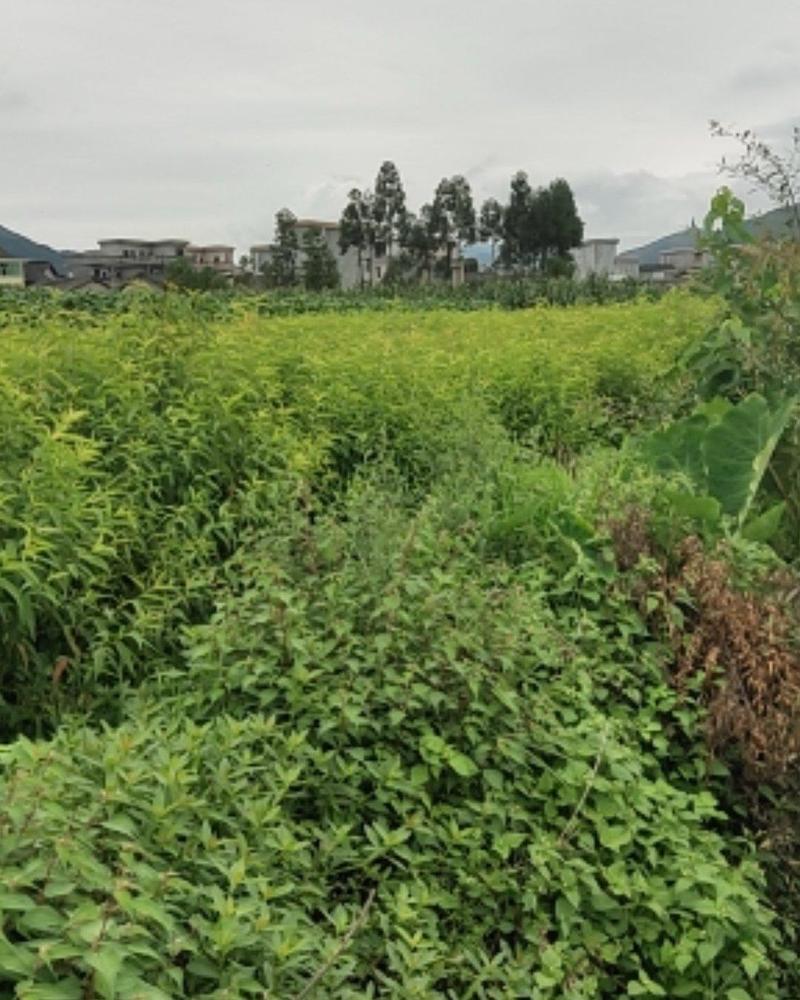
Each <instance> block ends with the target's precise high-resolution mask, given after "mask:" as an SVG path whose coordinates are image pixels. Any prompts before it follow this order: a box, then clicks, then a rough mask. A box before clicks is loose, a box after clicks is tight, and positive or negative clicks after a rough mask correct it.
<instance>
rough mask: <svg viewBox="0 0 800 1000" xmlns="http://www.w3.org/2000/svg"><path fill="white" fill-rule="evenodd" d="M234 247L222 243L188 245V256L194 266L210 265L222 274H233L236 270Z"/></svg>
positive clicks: (186, 252)
mask: <svg viewBox="0 0 800 1000" xmlns="http://www.w3.org/2000/svg"><path fill="white" fill-rule="evenodd" d="M234 250H235V248H234V247H230V246H225V245H224V244H222V243H212V244H210V245H209V246H203V247H201V246H194V245H191V246H187V247H186V250H185V254H186V257H187V258H188V260H189V261H190V262H191V264H192V266H193V267H199V268H202V267H210V268H211V269H212V270H213V271H218V272H219V273H220V274H227V275H232V274H233V273H234V271H235V270H236V265H235V263H234V260H233V254H234Z"/></svg>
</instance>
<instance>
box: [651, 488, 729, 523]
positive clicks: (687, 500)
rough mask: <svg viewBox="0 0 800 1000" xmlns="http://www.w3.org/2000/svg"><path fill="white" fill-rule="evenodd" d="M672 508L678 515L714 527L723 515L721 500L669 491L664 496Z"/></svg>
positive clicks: (702, 495)
mask: <svg viewBox="0 0 800 1000" xmlns="http://www.w3.org/2000/svg"><path fill="white" fill-rule="evenodd" d="M664 496H665V498H666V499H667V500H668V501H669V503H670V506H671V507H672V508H673V509H674V510H675V511H676V513H678V514H682V515H683V516H684V517H691V518H694V519H695V520H697V521H704V522H705V523H706V524H709V525H714V524H717V523H718V522H719V519H720V517H721V515H722V507H721V506H720V503H719V500H716V499H715V498H714V497H710V496H707V495H705V494H699V495H695V494H692V493H684V492H678V491H677V490H668V491H666V492H665V494H664Z"/></svg>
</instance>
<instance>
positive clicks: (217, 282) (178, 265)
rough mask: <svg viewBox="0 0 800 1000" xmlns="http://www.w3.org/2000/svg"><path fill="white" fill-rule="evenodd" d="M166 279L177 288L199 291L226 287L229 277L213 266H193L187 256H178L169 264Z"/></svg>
mask: <svg viewBox="0 0 800 1000" xmlns="http://www.w3.org/2000/svg"><path fill="white" fill-rule="evenodd" d="M166 279H167V281H168V282H169V284H170V285H174V287H175V288H181V289H187V290H192V291H199V292H208V291H215V290H218V289H222V288H226V287H227V285H228V279H227V278H226V277H225V275H224V274H220V273H219V272H218V271H215V270H214V268H213V267H201V268H197V267H193V266H192V264H191V263H190V262H189V261H188V260H187V259H186V258H185V257H176V258H175V260H172V261H170V262H169V264H167V268H166Z"/></svg>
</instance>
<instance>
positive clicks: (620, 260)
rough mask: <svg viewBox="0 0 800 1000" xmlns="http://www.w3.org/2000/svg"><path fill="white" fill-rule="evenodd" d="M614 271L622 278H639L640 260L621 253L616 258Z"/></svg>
mask: <svg viewBox="0 0 800 1000" xmlns="http://www.w3.org/2000/svg"><path fill="white" fill-rule="evenodd" d="M613 273H614V274H616V275H619V276H620V277H621V278H638V277H639V261H638V260H637V259H636V257H626V256H625V254H621V255H620V256H618V257H615V258H614V272H613Z"/></svg>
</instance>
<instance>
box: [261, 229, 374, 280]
mask: <svg viewBox="0 0 800 1000" xmlns="http://www.w3.org/2000/svg"><path fill="white" fill-rule="evenodd" d="M295 232H296V233H297V239H298V244H299V250H298V255H297V265H298V269H299V270H300V272H301V273H302V269H303V261H304V260H305V254H304V253H303V237H304V236H305V235H306V233H309V232H318V233H319V234H320V235H321V236H322V238H323V239H324V240H325V244H326V246H327V247H328V249H329V250H330V252H331V253H332V254H333V257H334V259H335V261H336V266H337V268H338V270H339V281H340V283H341V286H342V288H359V287H360V286H361V285H362V284H363V285H375V284H379V283H380V282H381V281H382V280H383V278H384V276H385V274H386V266H387V263H388V259H387V257H386V254H385V252H384V253H381V254H380V255H377V254H376V255H375V256H374V257H371V256H370V254H369V253H367V252H364V253H362V254H361V259H360V260H359V253H358V250H356V248H355V247H348V248H347V250H346V251H345V252H344V253H342V252H341V250H340V249H339V236H340V234H341V227H340V226H339V223H338V222H325V221H324V220H322V219H298V220H297V222H296V223H295ZM272 249H273V245H272V244H271V243H257V244H255V245H254V246H252V247H250V266H251V268H252V270H253V271H255V272H256V274H260V273H262V272H263V270H264V267H265V266H266V265H267V264H269V262H270V260H271V259H272ZM378 249H381V248H378Z"/></svg>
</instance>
